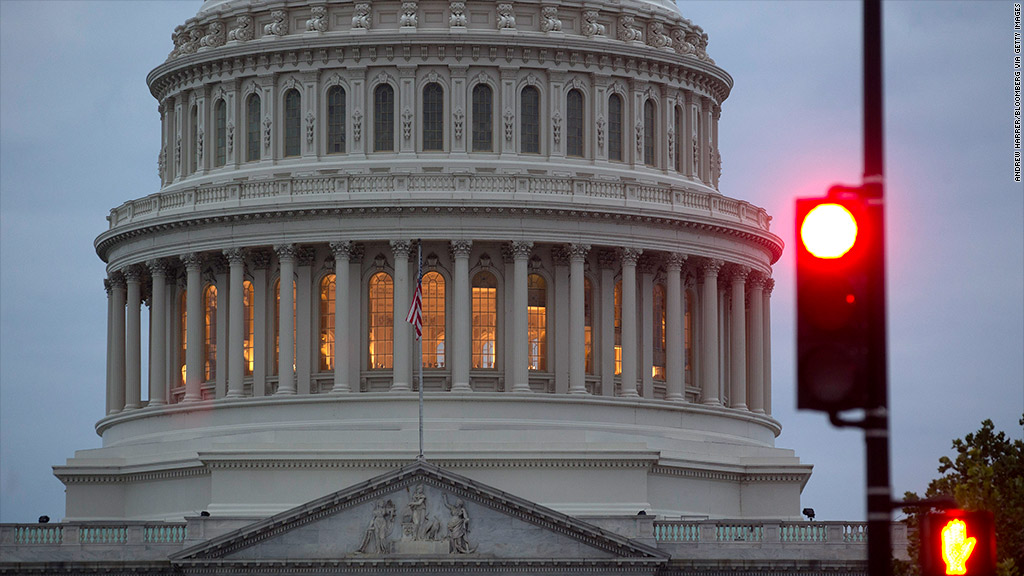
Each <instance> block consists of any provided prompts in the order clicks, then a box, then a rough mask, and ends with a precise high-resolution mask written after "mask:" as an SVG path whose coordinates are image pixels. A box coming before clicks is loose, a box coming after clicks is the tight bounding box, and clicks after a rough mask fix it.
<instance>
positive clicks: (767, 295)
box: [761, 278, 775, 416]
mask: <svg viewBox="0 0 1024 576" xmlns="http://www.w3.org/2000/svg"><path fill="white" fill-rule="evenodd" d="M774 289H775V279H774V278H765V281H764V310H763V312H764V324H763V326H761V329H762V336H761V338H762V339H763V344H764V347H763V349H764V373H763V374H762V376H761V382H762V388H763V389H764V405H763V408H764V413H765V414H768V415H769V416H771V414H772V306H771V304H772V302H771V300H772V290H774Z"/></svg>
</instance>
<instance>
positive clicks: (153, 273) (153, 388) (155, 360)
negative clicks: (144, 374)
mask: <svg viewBox="0 0 1024 576" xmlns="http://www.w3.org/2000/svg"><path fill="white" fill-rule="evenodd" d="M146 266H147V267H149V275H150V278H151V280H152V284H153V286H152V291H153V294H152V296H151V297H150V298H151V300H150V305H149V406H150V407H153V406H163V405H164V404H166V403H167V325H166V323H165V321H166V320H167V264H165V263H164V261H163V260H149V261H147V262H146Z"/></svg>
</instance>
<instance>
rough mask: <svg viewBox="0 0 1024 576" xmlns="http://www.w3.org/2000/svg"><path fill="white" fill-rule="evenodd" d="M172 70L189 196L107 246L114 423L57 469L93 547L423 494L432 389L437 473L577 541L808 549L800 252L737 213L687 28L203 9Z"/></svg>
mask: <svg viewBox="0 0 1024 576" xmlns="http://www.w3.org/2000/svg"><path fill="white" fill-rule="evenodd" d="M172 40H173V49H172V50H171V52H170V54H169V56H168V58H167V60H166V61H165V62H163V63H161V64H159V65H158V66H157V67H156V68H155V69H154V70H153V71H152V72H151V73H150V74H149V76H148V79H147V81H148V84H149V88H150V91H151V93H152V94H153V96H154V97H155V98H156V100H157V102H158V103H159V111H160V122H161V127H162V139H161V147H160V155H159V159H158V170H159V174H160V189H159V190H152V191H143V192H142V193H141V194H135V196H137V197H136V198H134V199H131V200H128V201H126V202H125V203H124V204H122V205H121V206H118V207H116V208H114V209H113V210H111V212H110V216H109V229H108V230H106V231H105V232H103V233H102V234H101V235H100V236H99V237H98V238H97V239H96V243H95V246H96V251H97V253H98V255H99V256H100V258H101V259H103V261H104V262H106V263H107V272H108V278H107V281H106V286H107V293H108V319H109V324H108V331H107V343H108V346H107V350H108V352H107V389H106V395H107V414H106V415H105V416H104V417H103V418H102V419H100V420H99V422H98V423H97V425H96V430H97V432H98V433H99V435H100V436H101V437H102V440H103V443H102V447H100V448H98V449H94V450H82V451H79V452H78V453H77V454H76V456H75V457H74V458H72V459H70V460H69V461H68V463H67V465H65V466H58V467H56V469H55V470H56V474H57V476H58V477H59V478H60V479H61V480H62V481H63V482H64V483H65V485H66V487H67V517H68V519H69V520H90V519H127V520H168V521H172V520H181V519H182V518H183V517H185V516H190V515H195V514H197V513H198V511H201V510H202V511H208V512H209V513H210V514H211V515H214V516H218V515H220V516H231V517H246V518H265V517H267V516H270V515H272V514H276V513H279V512H281V511H283V510H286V509H289V508H291V507H293V506H296V505H298V504H301V503H303V502H307V501H310V500H313V499H315V498H319V497H321V496H323V495H325V494H328V493H330V492H332V491H336V490H340V489H342V488H345V487H348V486H352V485H354V484H357V483H359V482H363V481H366V480H368V479H370V478H373V477H375V476H377V475H379V474H382V473H384V472H387V471H389V470H395V469H399V468H400V467H402V466H403V465H406V464H408V463H409V462H410V461H412V460H414V459H415V458H416V457H417V454H418V438H419V418H418V401H417V391H418V390H419V388H420V387H421V386H422V388H423V392H424V398H425V401H424V411H423V414H424V416H423V437H424V442H425V444H424V453H425V456H426V459H427V460H428V461H429V462H430V463H431V464H432V465H436V466H439V467H441V468H444V469H449V470H452V471H454V472H456V473H458V474H460V475H463V476H465V477H467V478H470V479H472V480H473V481H477V482H482V483H486V484H487V485H489V486H493V487H495V488H496V489H499V490H502V491H505V492H507V493H509V494H513V495H515V496H516V497H521V498H526V499H529V500H530V501H533V502H537V503H539V504H542V505H544V506H547V507H549V508H552V509H554V510H557V511H558V512H560V513H564V514H570V515H574V516H582V517H609V516H611V517H615V516H635V515H636V514H637V512H638V511H644V512H645V513H646V514H648V515H655V516H658V517H667V518H680V517H683V518H698V519H699V518H750V519H754V518H775V519H780V518H781V519H787V518H789V519H797V518H799V506H800V502H799V500H800V491H801V489H802V487H803V485H804V484H805V483H806V481H807V479H808V478H809V475H810V466H807V465H803V464H801V463H800V461H799V459H798V458H796V457H795V456H794V455H793V453H792V452H791V451H790V450H785V449H782V448H777V447H776V446H775V438H776V437H777V436H778V434H779V433H780V430H781V425H780V423H779V422H778V421H777V420H775V419H774V418H773V417H772V414H771V406H772V400H771V377H770V375H771V364H770V359H771V345H770V323H771V319H770V314H769V309H770V296H771V291H772V285H773V282H772V279H771V271H772V264H773V263H774V262H775V261H776V260H778V258H779V257H780V255H781V253H782V247H783V246H782V241H781V240H780V239H779V238H778V237H777V236H775V235H774V234H772V233H771V232H770V229H769V223H770V220H771V218H770V217H769V216H768V214H766V212H765V211H764V210H763V209H761V208H759V207H756V206H753V205H751V204H749V203H747V202H744V201H742V200H737V199H733V198H730V197H727V196H724V195H723V194H721V193H720V191H719V189H718V183H719V176H720V172H721V166H722V161H721V158H720V155H719V151H718V129H717V126H718V121H719V116H720V113H721V105H722V102H723V101H724V100H725V99H726V98H727V96H728V95H729V91H730V89H731V88H732V79H731V77H730V76H729V75H728V74H727V73H726V72H725V71H724V70H722V69H721V68H719V67H718V66H716V65H715V63H714V61H713V60H712V59H711V58H710V57H709V56H708V54H707V43H708V37H707V34H705V33H704V32H703V30H702V29H701V28H700V27H699V26H697V25H696V24H694V23H692V22H691V21H689V20H687V19H686V18H684V16H683V14H681V13H680V11H679V9H678V8H677V7H676V6H675V5H674V4H673V3H671V2H669V1H667V0H664V1H663V0H595V1H593V2H587V3H579V2H533V1H510V2H465V1H462V0H452V1H449V0H405V1H403V2H397V1H382V0H372V1H363V0H355V1H351V0H343V1H334V0H316V1H306V0H288V1H285V2H282V1H277V2H264V1H256V0H205V2H204V3H203V5H202V7H201V8H200V9H199V12H198V14H197V15H196V16H195V17H194V18H191V19H189V20H188V21H186V22H184V23H182V24H181V25H180V26H178V27H177V28H176V29H175V31H174V32H173V34H172ZM154 121H155V119H154ZM126 195H127V196H131V195H133V194H132V193H131V192H126ZM417 254H422V273H423V276H422V317H423V326H422V340H421V341H420V342H417V338H416V333H415V331H414V328H413V326H412V325H410V324H409V323H407V322H406V314H407V312H408V311H409V308H410V303H411V301H412V299H413V295H414V292H415V291H416V279H417V269H418V262H417ZM282 279H284V280H285V282H284V286H285V289H283V290H282V289H281V288H280V287H281V284H282V282H281V280H282ZM289 283H290V284H291V286H290V288H289V286H288V284H289ZM144 313H148V330H143V328H142V327H143V318H142V315H143V314H144ZM421 350H422V351H421ZM420 373H422V377H421V376H420Z"/></svg>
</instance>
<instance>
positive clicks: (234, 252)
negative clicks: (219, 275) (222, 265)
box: [224, 248, 245, 265]
mask: <svg viewBox="0 0 1024 576" xmlns="http://www.w3.org/2000/svg"><path fill="white" fill-rule="evenodd" d="M224 257H225V258H227V259H228V265H232V264H243V263H245V248H228V249H227V250H224Z"/></svg>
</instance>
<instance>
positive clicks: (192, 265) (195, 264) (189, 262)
mask: <svg viewBox="0 0 1024 576" xmlns="http://www.w3.org/2000/svg"><path fill="white" fill-rule="evenodd" d="M180 258H181V262H182V263H183V264H184V265H185V268H186V269H193V270H198V269H199V267H200V266H202V265H203V257H202V255H200V254H199V253H198V252H187V253H185V254H182V255H181V256H180Z"/></svg>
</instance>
